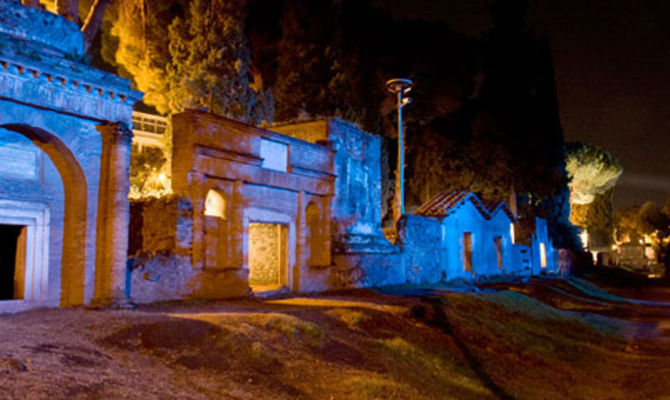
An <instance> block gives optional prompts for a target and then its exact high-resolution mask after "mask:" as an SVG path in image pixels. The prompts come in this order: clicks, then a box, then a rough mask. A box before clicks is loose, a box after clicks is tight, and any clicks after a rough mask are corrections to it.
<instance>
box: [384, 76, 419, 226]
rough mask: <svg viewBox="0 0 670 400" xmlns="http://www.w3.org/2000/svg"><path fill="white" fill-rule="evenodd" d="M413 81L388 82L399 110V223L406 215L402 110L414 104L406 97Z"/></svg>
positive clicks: (395, 216)
mask: <svg viewBox="0 0 670 400" xmlns="http://www.w3.org/2000/svg"><path fill="white" fill-rule="evenodd" d="M412 85H413V84H412V81H411V80H409V79H402V78H396V79H391V80H389V81H387V82H386V88H387V89H388V90H389V92H391V93H394V94H395V95H396V97H397V108H398V170H397V171H396V185H395V198H394V207H393V220H394V221H395V222H398V220H399V219H400V217H402V216H403V214H405V134H404V126H403V120H402V109H403V107H405V106H406V105H408V104H409V103H411V102H412V99H411V98H410V97H407V96H406V95H407V94H408V93H409V92H410V90H412Z"/></svg>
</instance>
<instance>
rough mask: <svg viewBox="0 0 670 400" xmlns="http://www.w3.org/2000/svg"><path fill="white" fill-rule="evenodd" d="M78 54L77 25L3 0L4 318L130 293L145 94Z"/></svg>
mask: <svg viewBox="0 0 670 400" xmlns="http://www.w3.org/2000/svg"><path fill="white" fill-rule="evenodd" d="M81 54H83V37H82V33H81V31H80V30H79V27H77V26H76V25H75V24H73V23H71V22H69V21H67V20H65V19H63V18H61V17H59V16H57V15H54V14H51V13H48V12H46V11H42V10H38V9H36V8H32V7H23V6H22V5H21V4H20V3H19V2H18V1H15V0H0V240H1V241H2V243H0V247H1V248H2V249H3V258H2V261H1V263H2V264H1V265H0V282H2V287H3V289H2V290H0V292H1V293H0V311H15V310H21V309H26V308H30V307H34V306H45V305H46V306H49V305H51V306H57V305H62V306H68V305H77V304H83V303H90V302H93V301H98V302H102V303H105V302H109V301H115V300H119V299H121V298H122V297H123V295H124V288H125V265H126V248H127V235H126V232H127V226H128V200H127V193H128V178H127V177H128V159H129V153H130V140H131V136H132V133H131V132H130V131H129V130H128V129H127V128H126V125H125V124H130V122H131V113H132V107H133V104H134V103H135V101H137V100H138V99H139V97H140V93H138V92H136V91H133V90H131V89H130V85H129V83H128V81H126V80H125V79H121V78H119V77H117V76H114V75H111V74H108V73H105V72H103V71H99V70H96V69H94V68H91V67H90V66H88V65H85V64H83V63H81V62H78V61H75V60H78V59H81Z"/></svg>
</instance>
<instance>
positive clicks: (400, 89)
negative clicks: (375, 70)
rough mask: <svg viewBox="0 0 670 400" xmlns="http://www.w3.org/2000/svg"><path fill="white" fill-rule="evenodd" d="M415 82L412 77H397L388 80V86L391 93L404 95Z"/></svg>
mask: <svg viewBox="0 0 670 400" xmlns="http://www.w3.org/2000/svg"><path fill="white" fill-rule="evenodd" d="M413 85H414V83H412V81H411V80H410V79H405V78H395V79H390V80H388V81H386V88H387V89H388V91H389V92H391V93H396V94H397V93H402V94H403V95H405V94H407V93H409V92H410V90H412V86H413Z"/></svg>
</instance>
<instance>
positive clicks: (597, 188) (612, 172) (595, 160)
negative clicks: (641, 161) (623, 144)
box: [566, 143, 637, 246]
mask: <svg viewBox="0 0 670 400" xmlns="http://www.w3.org/2000/svg"><path fill="white" fill-rule="evenodd" d="M566 170H567V171H568V177H569V178H570V183H569V187H570V207H571V210H570V211H571V212H570V221H571V222H572V223H573V224H575V225H577V226H580V227H582V228H585V229H586V230H587V231H588V233H589V237H590V238H591V240H590V241H591V243H592V244H594V245H596V246H598V245H600V246H609V245H610V244H611V243H612V240H613V239H614V216H613V208H612V201H613V197H614V186H615V185H616V183H617V181H618V179H619V177H620V176H621V173H622V172H623V168H622V167H621V164H619V161H618V160H617V159H616V157H614V156H613V155H612V154H610V153H608V152H607V151H605V150H603V149H601V148H600V147H596V146H592V145H589V144H585V143H568V144H567V145H566ZM630 234H632V233H629V235H630ZM633 236H637V234H633Z"/></svg>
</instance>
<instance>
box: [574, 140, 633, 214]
mask: <svg viewBox="0 0 670 400" xmlns="http://www.w3.org/2000/svg"><path fill="white" fill-rule="evenodd" d="M566 170H567V171H568V177H569V178H570V196H571V197H570V200H571V202H572V203H573V204H582V205H583V204H589V203H591V202H593V200H594V199H595V197H596V196H597V195H602V194H604V193H605V192H607V191H608V190H610V189H611V188H613V187H614V186H615V185H616V183H617V181H618V180H619V177H620V176H621V174H622V173H623V167H622V166H621V164H620V163H619V161H618V160H617V159H616V157H614V156H613V155H612V154H610V153H608V152H607V151H605V150H603V149H601V148H600V147H597V146H593V145H589V144H586V143H568V144H567V145H566Z"/></svg>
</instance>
